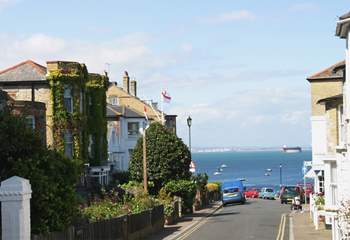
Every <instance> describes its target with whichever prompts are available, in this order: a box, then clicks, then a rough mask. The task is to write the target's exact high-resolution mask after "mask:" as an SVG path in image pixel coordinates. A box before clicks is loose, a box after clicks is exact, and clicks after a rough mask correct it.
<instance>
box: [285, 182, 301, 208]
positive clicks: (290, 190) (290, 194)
mask: <svg viewBox="0 0 350 240" xmlns="http://www.w3.org/2000/svg"><path fill="white" fill-rule="evenodd" d="M297 196H298V197H300V199H301V200H303V199H304V194H303V189H302V187H300V186H283V187H282V188H281V192H280V200H281V204H283V203H291V202H292V201H293V199H294V198H295V197H297Z"/></svg>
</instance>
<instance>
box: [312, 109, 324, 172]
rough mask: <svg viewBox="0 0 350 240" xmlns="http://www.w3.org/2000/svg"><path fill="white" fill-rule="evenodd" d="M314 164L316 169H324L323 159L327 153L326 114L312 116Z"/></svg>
mask: <svg viewBox="0 0 350 240" xmlns="http://www.w3.org/2000/svg"><path fill="white" fill-rule="evenodd" d="M311 131H312V132H311V141H312V166H313V169H314V170H323V164H324V163H323V159H324V156H325V155H326V154H327V119H326V116H313V117H311Z"/></svg>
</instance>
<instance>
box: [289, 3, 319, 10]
mask: <svg viewBox="0 0 350 240" xmlns="http://www.w3.org/2000/svg"><path fill="white" fill-rule="evenodd" d="M318 9H319V5H317V4H315V3H312V2H299V3H295V4H293V5H291V6H290V7H289V10H291V11H296V12H309V11H315V10H318Z"/></svg>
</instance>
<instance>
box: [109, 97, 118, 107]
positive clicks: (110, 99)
mask: <svg viewBox="0 0 350 240" xmlns="http://www.w3.org/2000/svg"><path fill="white" fill-rule="evenodd" d="M109 102H110V103H111V104H112V105H118V104H119V101H118V97H116V96H112V97H110V98H109Z"/></svg>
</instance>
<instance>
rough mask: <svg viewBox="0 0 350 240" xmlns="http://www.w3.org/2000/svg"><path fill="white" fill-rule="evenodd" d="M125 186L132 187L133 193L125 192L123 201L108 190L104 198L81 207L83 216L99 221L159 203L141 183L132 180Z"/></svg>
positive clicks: (132, 212)
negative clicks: (144, 189)
mask: <svg viewBox="0 0 350 240" xmlns="http://www.w3.org/2000/svg"><path fill="white" fill-rule="evenodd" d="M124 187H125V188H126V189H132V190H133V193H132V194H131V193H128V194H125V195H124V198H123V199H122V201H119V200H118V199H117V198H114V197H113V193H108V192H106V193H105V194H104V198H103V199H102V200H99V201H95V202H93V203H92V204H90V206H88V207H86V208H83V209H81V215H82V217H83V218H85V219H87V220H88V221H89V222H98V221H101V220H106V219H110V218H115V217H118V216H121V215H125V214H136V213H140V212H142V211H145V210H148V209H152V208H153V207H155V206H156V205H158V204H159V203H158V201H157V200H156V199H154V198H153V197H151V196H150V195H149V194H148V193H145V192H143V190H142V188H141V187H140V184H139V183H136V182H130V183H129V184H125V185H124ZM135 189H136V190H135Z"/></svg>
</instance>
